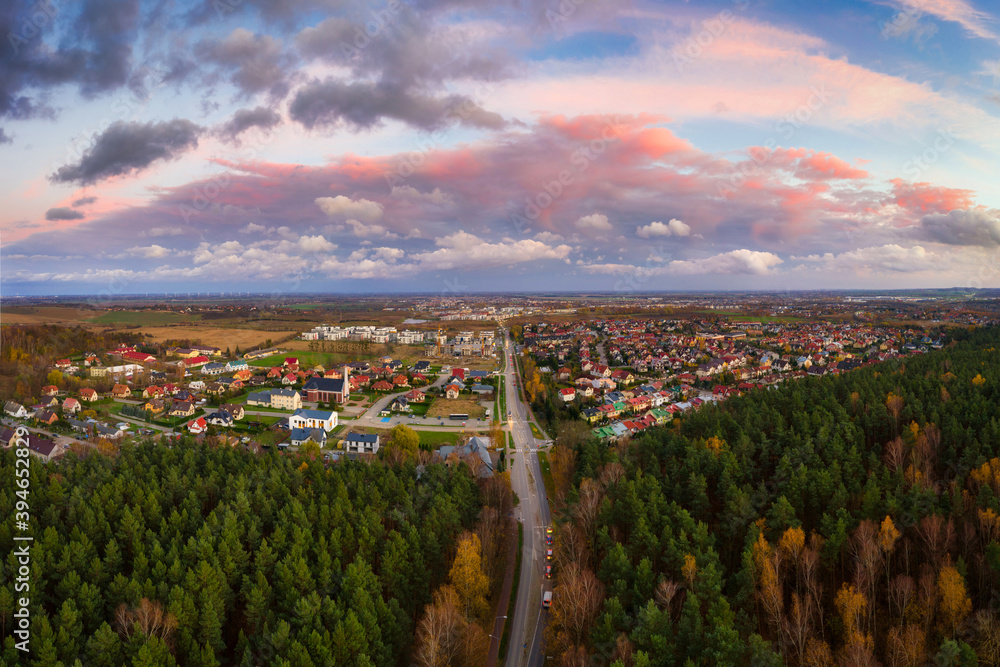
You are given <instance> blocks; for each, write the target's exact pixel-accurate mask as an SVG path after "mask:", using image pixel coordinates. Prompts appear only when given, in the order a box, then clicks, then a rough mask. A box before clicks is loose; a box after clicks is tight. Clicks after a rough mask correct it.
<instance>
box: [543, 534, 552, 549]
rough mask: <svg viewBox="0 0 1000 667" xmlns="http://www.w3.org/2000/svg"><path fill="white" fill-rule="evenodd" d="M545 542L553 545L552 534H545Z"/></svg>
mask: <svg viewBox="0 0 1000 667" xmlns="http://www.w3.org/2000/svg"><path fill="white" fill-rule="evenodd" d="M545 543H546V544H547V545H549V546H552V536H551V535H546V536H545Z"/></svg>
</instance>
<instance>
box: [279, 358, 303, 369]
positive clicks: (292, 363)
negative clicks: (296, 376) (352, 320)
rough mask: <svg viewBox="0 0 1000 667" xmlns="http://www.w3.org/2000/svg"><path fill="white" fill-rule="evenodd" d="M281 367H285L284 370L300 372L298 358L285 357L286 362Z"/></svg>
mask: <svg viewBox="0 0 1000 667" xmlns="http://www.w3.org/2000/svg"><path fill="white" fill-rule="evenodd" d="M281 365H282V367H284V368H286V369H288V370H290V371H297V370H299V358H298V357H285V361H284V363H282V364H281Z"/></svg>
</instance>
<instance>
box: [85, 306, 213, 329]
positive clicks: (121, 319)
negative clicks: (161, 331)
mask: <svg viewBox="0 0 1000 667" xmlns="http://www.w3.org/2000/svg"><path fill="white" fill-rule="evenodd" d="M200 319H201V315H200V314H197V313H175V312H172V311H165V310H134V311H130V310H121V311H119V310H116V311H110V312H107V313H101V314H100V315H98V316H97V317H89V318H87V321H88V322H92V323H94V324H127V325H136V324H138V325H140V326H142V325H145V324H148V325H158V324H180V323H181V322H194V321H197V320H200Z"/></svg>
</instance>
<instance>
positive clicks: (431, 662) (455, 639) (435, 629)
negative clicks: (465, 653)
mask: <svg viewBox="0 0 1000 667" xmlns="http://www.w3.org/2000/svg"><path fill="white" fill-rule="evenodd" d="M464 625H465V621H464V619H463V618H462V613H461V611H460V610H459V601H458V594H457V593H455V589H453V588H452V587H451V586H442V587H441V588H440V589H438V590H437V592H435V593H434V601H433V602H432V603H431V604H429V605H427V607H426V609H425V610H424V617H423V618H422V619H420V623H419V625H418V626H417V638H416V643H417V650H416V656H415V657H416V661H417V664H418V665H420V666H421V667H448V666H449V665H451V664H453V663H454V662H455V660H456V658H457V657H458V656H459V653H460V652H461V650H462V642H461V641H460V640H461V637H462V632H463V630H464V627H463V626H464Z"/></svg>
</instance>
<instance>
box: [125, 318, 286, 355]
mask: <svg viewBox="0 0 1000 667" xmlns="http://www.w3.org/2000/svg"><path fill="white" fill-rule="evenodd" d="M142 332H143V333H148V334H151V335H152V337H153V341H155V342H157V343H161V342H164V341H168V340H177V339H179V338H190V339H192V340H198V341H201V344H202V345H211V346H213V347H218V348H221V349H222V350H225V349H226V348H227V347H228V348H230V349H232V350H235V349H236V346H239V347H241V348H243V349H249V348H251V347H254V346H255V345H262V344H263V343H264V341H266V340H267V339H268V338H271V339H272V340H280V339H281V338H282V337H283V336H289V335H291V334H293V333H295V332H294V331H258V330H256V329H236V328H225V327H210V326H204V325H195V326H174V327H142ZM282 347H284V345H282ZM282 359H284V357H282Z"/></svg>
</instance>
